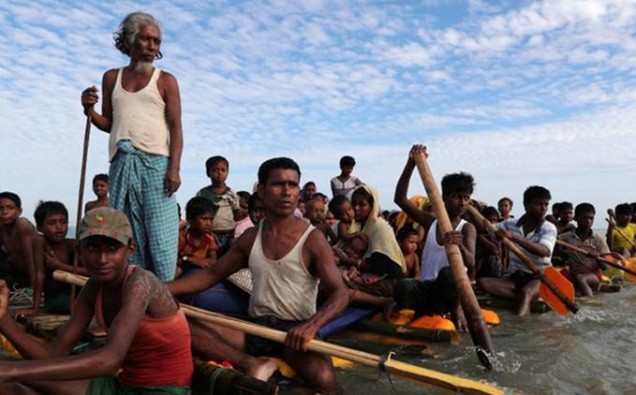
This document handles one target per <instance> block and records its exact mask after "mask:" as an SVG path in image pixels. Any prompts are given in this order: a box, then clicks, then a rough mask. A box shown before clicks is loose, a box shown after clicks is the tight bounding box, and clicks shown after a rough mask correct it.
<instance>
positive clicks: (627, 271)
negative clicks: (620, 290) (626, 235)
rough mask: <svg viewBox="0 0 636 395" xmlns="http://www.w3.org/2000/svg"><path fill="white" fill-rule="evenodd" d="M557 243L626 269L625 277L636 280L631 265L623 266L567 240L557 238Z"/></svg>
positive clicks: (635, 272) (623, 269) (620, 268)
mask: <svg viewBox="0 0 636 395" xmlns="http://www.w3.org/2000/svg"><path fill="white" fill-rule="evenodd" d="M557 244H558V245H560V246H562V247H565V248H568V249H570V250H572V251H576V252H580V253H581V254H584V255H585V256H588V257H590V258H594V259H596V260H597V261H600V262H603V263H604V264H606V265H608V266H611V267H614V268H616V269H619V270H622V271H624V272H625V273H626V275H625V277H627V279H628V280H629V281H631V282H636V271H635V270H633V269H631V268H629V267H626V266H622V265H620V264H618V263H616V262H614V261H611V260H609V259H607V258H603V257H602V256H598V255H596V254H594V253H593V252H591V251H588V250H585V249H583V248H581V247H578V246H575V245H573V244H570V243H566V242H565V241H561V240H557ZM625 262H627V261H625Z"/></svg>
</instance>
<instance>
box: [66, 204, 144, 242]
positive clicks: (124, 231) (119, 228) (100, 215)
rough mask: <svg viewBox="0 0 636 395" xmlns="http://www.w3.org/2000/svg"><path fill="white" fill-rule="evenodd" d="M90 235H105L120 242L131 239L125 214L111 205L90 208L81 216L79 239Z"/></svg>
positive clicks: (130, 231)
mask: <svg viewBox="0 0 636 395" xmlns="http://www.w3.org/2000/svg"><path fill="white" fill-rule="evenodd" d="M91 236H106V237H110V238H111V239H115V240H117V241H119V242H120V243H122V244H128V241H129V240H130V239H132V228H131V227H130V221H128V217H126V214H124V213H122V212H121V211H119V210H116V209H114V208H112V207H98V208H94V209H92V210H90V211H89V212H87V213H86V215H84V218H82V222H81V223H80V226H79V239H80V240H84V239H85V238H87V237H91Z"/></svg>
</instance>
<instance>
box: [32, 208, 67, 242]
mask: <svg viewBox="0 0 636 395" xmlns="http://www.w3.org/2000/svg"><path fill="white" fill-rule="evenodd" d="M39 230H40V232H42V234H43V235H44V238H45V239H47V240H49V241H52V242H54V243H59V242H61V241H63V240H64V239H65V238H66V234H67V233H68V218H67V217H66V215H64V214H59V213H53V214H48V215H47V216H46V217H44V224H42V226H41V227H40V229H39Z"/></svg>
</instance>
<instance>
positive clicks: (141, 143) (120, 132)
mask: <svg viewBox="0 0 636 395" xmlns="http://www.w3.org/2000/svg"><path fill="white" fill-rule="evenodd" d="M122 71H123V68H122V69H119V71H118V72H117V81H116V82H115V87H114V88H113V93H112V97H111V103H112V106H113V124H112V127H111V129H110V138H109V141H108V154H109V158H110V160H113V157H114V156H115V154H116V153H117V142H118V141H119V140H130V141H131V142H132V145H133V146H134V147H135V148H137V149H139V150H140V151H143V152H146V153H149V154H155V155H163V156H170V133H169V132H168V124H167V122H166V113H165V108H166V103H165V102H164V101H163V98H162V97H161V93H159V89H158V88H157V80H159V75H160V74H161V70H159V69H158V68H155V70H154V71H153V73H152V76H151V77H150V81H149V82H148V85H146V86H145V87H143V88H142V89H141V90H139V91H137V92H128V91H126V90H124V88H123V87H122V85H121V76H122Z"/></svg>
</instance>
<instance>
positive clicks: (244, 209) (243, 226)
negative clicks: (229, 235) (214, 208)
mask: <svg viewBox="0 0 636 395" xmlns="http://www.w3.org/2000/svg"><path fill="white" fill-rule="evenodd" d="M236 195H237V196H238V198H239V206H240V207H241V213H240V215H239V216H238V217H237V218H236V226H234V239H233V240H232V242H234V241H236V239H238V238H239V237H240V236H241V235H242V234H243V232H245V231H246V230H247V229H249V228H251V227H252V226H254V223H253V222H252V220H251V219H250V214H249V201H250V198H251V197H252V194H251V193H249V192H247V191H238V192H237V193H236Z"/></svg>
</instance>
